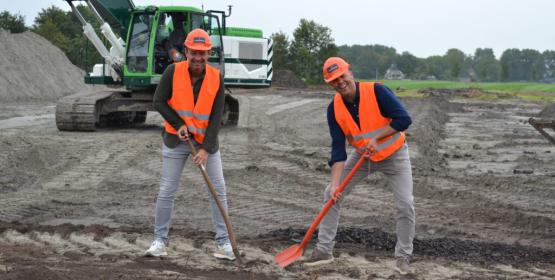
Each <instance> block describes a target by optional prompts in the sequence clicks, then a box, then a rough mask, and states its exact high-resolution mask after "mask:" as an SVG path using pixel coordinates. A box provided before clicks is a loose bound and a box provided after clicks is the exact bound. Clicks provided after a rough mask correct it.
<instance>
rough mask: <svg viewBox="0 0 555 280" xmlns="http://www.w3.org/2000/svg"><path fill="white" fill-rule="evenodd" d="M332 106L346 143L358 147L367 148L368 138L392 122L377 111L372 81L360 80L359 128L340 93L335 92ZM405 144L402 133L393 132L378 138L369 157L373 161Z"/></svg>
mask: <svg viewBox="0 0 555 280" xmlns="http://www.w3.org/2000/svg"><path fill="white" fill-rule="evenodd" d="M333 109H334V112H335V120H336V121H337V123H338V124H339V127H341V130H343V133H344V134H345V136H346V137H347V140H348V141H349V144H351V145H352V146H354V147H356V148H359V149H364V148H366V147H367V146H368V143H369V142H370V139H372V137H375V136H376V135H378V134H379V133H380V132H381V131H382V130H383V129H385V128H386V127H388V126H389V123H390V122H391V119H389V118H386V117H384V116H382V114H381V113H380V108H379V107H378V101H377V100H376V94H375V93H374V83H372V82H367V83H360V98H359V112H360V113H359V116H360V126H361V128H359V127H358V125H357V123H356V122H355V120H353V117H352V116H351V114H350V113H349V110H348V109H347V107H346V106H345V103H344V102H343V98H342V97H341V94H340V93H336V94H335V97H334V99H333ZM404 143H405V133H404V132H396V133H394V134H392V135H390V136H387V137H385V138H383V139H381V140H378V149H377V152H376V154H375V155H373V156H371V157H370V159H371V160H372V161H382V160H384V159H386V158H388V157H389V156H390V155H391V154H393V153H394V152H396V151H397V150H398V149H399V148H401V147H402V146H403V145H404Z"/></svg>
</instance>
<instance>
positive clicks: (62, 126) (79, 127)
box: [56, 91, 114, 131]
mask: <svg viewBox="0 0 555 280" xmlns="http://www.w3.org/2000/svg"><path fill="white" fill-rule="evenodd" d="M113 93H114V92H112V91H101V92H80V93H76V94H73V95H69V96H66V97H64V98H62V99H60V100H59V101H58V104H57V105H56V126H57V127H58V129H59V130H64V131H95V130H96V127H97V123H98V121H99V118H100V103H101V102H102V100H104V99H106V98H108V97H110V96H111V95H112V94H113Z"/></svg>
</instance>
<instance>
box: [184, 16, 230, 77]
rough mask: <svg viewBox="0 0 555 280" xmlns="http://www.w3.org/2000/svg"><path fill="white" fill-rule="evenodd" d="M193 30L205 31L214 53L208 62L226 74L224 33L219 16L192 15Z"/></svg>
mask: <svg viewBox="0 0 555 280" xmlns="http://www.w3.org/2000/svg"><path fill="white" fill-rule="evenodd" d="M191 28H192V29H195V28H201V29H204V30H205V31H206V32H207V33H208V35H210V38H211V39H212V53H211V55H210V58H209V60H208V62H209V63H210V64H211V65H212V66H214V67H217V68H219V69H220V71H221V72H222V74H223V73H224V70H225V67H224V57H223V47H222V43H221V42H222V36H221V34H222V32H221V27H220V20H219V18H218V17H217V16H215V15H211V14H196V13H193V14H192V15H191Z"/></svg>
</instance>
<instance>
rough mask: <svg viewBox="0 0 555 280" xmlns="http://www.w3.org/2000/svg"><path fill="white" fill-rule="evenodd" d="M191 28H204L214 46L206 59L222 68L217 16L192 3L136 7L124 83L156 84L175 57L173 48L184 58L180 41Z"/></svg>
mask: <svg viewBox="0 0 555 280" xmlns="http://www.w3.org/2000/svg"><path fill="white" fill-rule="evenodd" d="M195 28H201V29H203V30H205V31H206V32H207V33H208V34H209V35H210V37H211V39H212V44H213V45H214V48H213V50H212V53H211V56H210V58H209V63H210V64H211V65H212V66H215V67H217V68H219V69H220V70H221V71H222V72H223V71H225V67H224V59H223V49H222V47H221V46H222V44H221V42H222V38H221V34H222V32H221V27H220V22H219V18H218V17H217V16H215V15H212V14H207V13H202V12H201V11H200V10H198V9H196V8H192V7H173V6H170V7H154V6H148V7H146V8H142V9H141V8H136V10H135V12H134V13H133V14H132V15H131V23H130V26H129V34H128V40H127V41H128V46H127V54H126V64H125V66H124V78H123V83H124V85H127V86H128V87H129V88H133V89H135V88H137V87H143V86H148V85H155V84H157V82H158V81H159V79H160V77H161V75H162V73H163V72H164V70H166V68H167V67H168V65H170V64H172V63H174V62H176V61H179V60H176V59H175V58H174V57H173V55H172V53H173V52H177V53H178V54H179V55H178V57H180V58H181V60H183V59H184V55H183V42H184V41H185V38H186V37H187V34H188V33H189V32H190V31H191V30H193V29H195Z"/></svg>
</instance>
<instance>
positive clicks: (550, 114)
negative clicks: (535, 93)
mask: <svg viewBox="0 0 555 280" xmlns="http://www.w3.org/2000/svg"><path fill="white" fill-rule="evenodd" d="M538 117H540V118H546V119H555V103H552V104H549V105H547V106H546V107H545V108H543V110H542V111H541V112H540V113H539V114H538Z"/></svg>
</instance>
